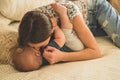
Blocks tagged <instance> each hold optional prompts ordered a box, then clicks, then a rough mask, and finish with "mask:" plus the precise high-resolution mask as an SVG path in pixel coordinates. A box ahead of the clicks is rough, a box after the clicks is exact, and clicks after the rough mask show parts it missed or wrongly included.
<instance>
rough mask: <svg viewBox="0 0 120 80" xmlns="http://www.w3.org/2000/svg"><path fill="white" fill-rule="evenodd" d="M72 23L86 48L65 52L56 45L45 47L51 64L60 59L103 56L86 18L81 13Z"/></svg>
mask: <svg viewBox="0 0 120 80" xmlns="http://www.w3.org/2000/svg"><path fill="white" fill-rule="evenodd" d="M61 10H63V9H61ZM72 24H73V27H74V30H75V31H76V33H77V34H78V37H79V38H80V40H81V41H82V42H83V44H84V46H85V49H83V50H81V51H77V52H63V51H60V50H57V49H56V48H54V47H50V46H48V47H47V48H46V49H45V51H44V54H43V56H44V57H46V58H47V60H48V61H49V63H50V64H54V63H56V62H59V61H80V60H89V59H95V58H99V57H101V56H102V55H101V52H100V49H99V46H98V44H97V42H96V40H95V38H94V36H93V35H92V33H91V31H90V30H89V28H88V27H87V25H86V23H85V22H84V19H83V17H82V15H81V14H79V15H77V16H76V17H74V19H73V20H72ZM49 51H51V52H49Z"/></svg>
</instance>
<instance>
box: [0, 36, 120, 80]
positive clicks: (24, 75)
mask: <svg viewBox="0 0 120 80" xmlns="http://www.w3.org/2000/svg"><path fill="white" fill-rule="evenodd" d="M96 39H97V42H98V43H99V45H100V48H101V51H102V52H103V55H104V56H103V57H102V58H99V59H94V60H88V61H77V62H69V63H61V64H55V65H48V66H45V67H43V68H41V69H39V70H37V71H32V72H18V71H16V70H14V68H13V67H12V66H10V65H3V64H1V65H0V80H120V49H119V48H117V47H116V46H114V44H113V43H112V42H111V41H110V40H109V39H108V37H97V38H96Z"/></svg>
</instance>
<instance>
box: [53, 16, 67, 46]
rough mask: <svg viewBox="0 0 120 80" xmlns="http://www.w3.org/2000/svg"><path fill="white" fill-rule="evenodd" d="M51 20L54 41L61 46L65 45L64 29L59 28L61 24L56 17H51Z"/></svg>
mask: <svg viewBox="0 0 120 80" xmlns="http://www.w3.org/2000/svg"><path fill="white" fill-rule="evenodd" d="M51 22H52V25H53V28H54V37H55V39H54V41H55V42H56V43H57V44H58V45H59V46H60V47H63V45H64V44H65V41H66V39H65V35H64V33H63V31H62V30H61V29H60V28H59V26H58V25H57V20H56V18H51Z"/></svg>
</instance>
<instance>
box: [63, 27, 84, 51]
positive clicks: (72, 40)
mask: <svg viewBox="0 0 120 80" xmlns="http://www.w3.org/2000/svg"><path fill="white" fill-rule="evenodd" d="M62 30H63V32H64V34H65V37H66V43H65V45H66V46H67V47H69V48H70V49H72V50H74V51H79V50H82V49H84V45H83V43H82V42H81V40H80V39H79V38H78V36H77V35H76V33H75V31H73V29H70V28H69V29H67V28H66V29H65V28H64V29H63V28H62Z"/></svg>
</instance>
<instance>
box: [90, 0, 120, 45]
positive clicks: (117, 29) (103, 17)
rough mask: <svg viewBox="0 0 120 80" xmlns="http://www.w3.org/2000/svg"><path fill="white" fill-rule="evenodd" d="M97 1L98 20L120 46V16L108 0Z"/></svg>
mask: <svg viewBox="0 0 120 80" xmlns="http://www.w3.org/2000/svg"><path fill="white" fill-rule="evenodd" d="M88 1H90V0H88ZM91 1H93V3H94V1H96V8H97V20H98V22H99V24H100V25H101V26H102V28H103V29H104V30H105V32H106V33H107V34H108V36H110V38H111V39H112V40H113V42H114V43H115V44H116V45H117V46H118V47H120V16H119V14H118V12H117V11H116V10H115V9H114V8H113V7H112V6H111V5H110V4H109V3H108V2H107V1H106V0H91Z"/></svg>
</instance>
